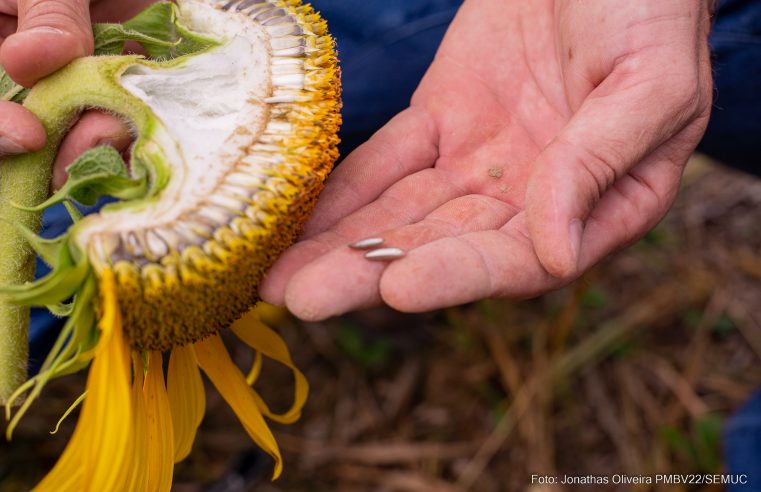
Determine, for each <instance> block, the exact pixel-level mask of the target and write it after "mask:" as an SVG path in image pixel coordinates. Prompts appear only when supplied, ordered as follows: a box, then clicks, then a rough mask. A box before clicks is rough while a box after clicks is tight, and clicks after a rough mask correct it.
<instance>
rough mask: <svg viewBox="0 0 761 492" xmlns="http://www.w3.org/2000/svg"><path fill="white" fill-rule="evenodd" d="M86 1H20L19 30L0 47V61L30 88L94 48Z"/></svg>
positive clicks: (88, 53)
mask: <svg viewBox="0 0 761 492" xmlns="http://www.w3.org/2000/svg"><path fill="white" fill-rule="evenodd" d="M92 36H93V35H92V25H91V22H90V2H89V0H19V2H18V32H16V34H13V35H11V36H9V37H8V38H7V39H6V40H5V42H4V43H3V44H2V47H0V64H2V66H3V67H4V68H5V70H6V71H7V72H8V75H10V76H11V78H13V80H15V81H16V82H17V83H19V84H21V85H23V86H25V87H31V86H32V85H34V83H35V82H37V81H38V80H39V79H41V78H43V77H45V76H47V75H49V74H51V73H53V72H55V71H56V70H58V69H59V68H61V67H63V66H64V65H66V64H67V63H69V62H70V61H72V60H74V59H75V58H79V57H82V56H88V55H91V54H92V51H93V37H92Z"/></svg>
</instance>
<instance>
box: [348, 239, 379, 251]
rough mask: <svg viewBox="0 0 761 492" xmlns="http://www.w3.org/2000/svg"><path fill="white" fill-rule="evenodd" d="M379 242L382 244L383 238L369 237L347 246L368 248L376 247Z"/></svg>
mask: <svg viewBox="0 0 761 492" xmlns="http://www.w3.org/2000/svg"><path fill="white" fill-rule="evenodd" d="M381 244H383V238H380V237H371V238H368V239H363V240H361V241H357V242H356V243H352V244H350V245H349V247H350V248H351V249H370V248H377V247H378V246H380V245H381Z"/></svg>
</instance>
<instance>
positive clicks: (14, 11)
mask: <svg viewBox="0 0 761 492" xmlns="http://www.w3.org/2000/svg"><path fill="white" fill-rule="evenodd" d="M0 14H5V15H12V16H14V17H16V16H17V15H18V0H0Z"/></svg>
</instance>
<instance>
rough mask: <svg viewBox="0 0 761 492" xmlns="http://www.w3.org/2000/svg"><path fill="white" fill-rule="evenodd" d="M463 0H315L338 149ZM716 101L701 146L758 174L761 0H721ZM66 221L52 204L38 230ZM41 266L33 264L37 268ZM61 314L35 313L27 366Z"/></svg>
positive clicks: (736, 462)
mask: <svg viewBox="0 0 761 492" xmlns="http://www.w3.org/2000/svg"><path fill="white" fill-rule="evenodd" d="M461 3H462V0H362V1H356V0H312V4H313V5H314V6H315V8H317V10H319V11H320V12H321V13H322V14H323V16H324V17H325V18H326V19H327V20H328V22H329V24H330V28H331V32H332V33H333V34H334V35H335V36H336V39H337V41H338V48H339V51H340V57H341V60H342V68H343V73H344V83H343V87H344V105H345V106H344V127H343V130H342V138H343V144H342V154H343V155H346V154H347V153H348V152H350V151H351V150H352V149H354V148H355V147H356V146H357V145H359V144H361V143H362V142H364V141H365V140H367V139H368V138H369V137H370V135H372V133H373V132H375V131H376V130H377V129H378V128H380V127H381V126H382V125H383V124H384V123H385V122H387V121H388V120H389V119H390V118H392V117H393V116H394V115H395V114H397V113H398V112H399V111H401V110H402V109H404V108H405V107H406V106H407V105H408V104H409V100H410V97H411V96H412V93H413V92H414V90H415V88H416V87H417V85H418V82H419V81H420V79H421V78H422V76H423V74H424V73H425V70H426V69H427V67H428V66H429V64H430V63H431V61H432V60H433V57H434V55H435V53H436V49H437V47H438V45H439V43H440V42H441V39H442V37H443V36H444V33H445V31H446V29H447V27H448V25H449V23H450V22H451V20H452V18H453V17H454V15H455V13H456V11H457V9H458V8H459V6H460V4H461ZM711 45H712V50H713V55H714V67H715V74H716V105H715V107H714V113H713V117H712V119H711V122H710V124H709V127H708V131H707V132H706V136H705V137H704V139H703V141H702V142H701V145H700V150H702V151H704V152H706V153H709V154H711V155H713V156H714V157H716V158H717V159H719V160H721V161H724V162H726V163H728V164H732V165H735V166H738V167H741V168H743V169H746V170H748V171H751V172H754V173H756V174H761V165H760V164H761V157H760V156H761V99H760V98H759V97H758V93H759V92H761V2H760V1H757V0H724V1H723V2H722V3H721V6H720V9H719V16H718V18H717V21H716V24H715V29H714V32H713V35H712V37H711ZM68 225H69V221H68V219H67V218H66V213H65V212H64V211H63V210H62V209H60V208H56V209H53V210H50V211H49V212H47V213H46V214H45V225H44V235H46V236H48V237H52V236H55V235H57V234H60V233H61V232H63V231H64V230H66V228H67V227H68ZM45 272H46V270H45V268H44V266H43V265H40V268H39V273H40V274H44V273H45ZM60 324H61V321H60V320H57V319H55V318H52V317H51V316H50V315H49V314H47V313H46V312H43V311H42V310H34V311H33V313H32V327H31V341H30V344H31V346H30V352H31V354H32V367H31V368H30V369H31V370H32V371H35V370H36V367H37V366H38V364H39V363H40V361H41V359H43V358H44V356H45V354H46V353H47V351H48V349H49V347H50V345H51V344H52V341H53V339H54V338H55V336H56V334H57V331H58V330H57V328H58V327H60ZM725 441H726V442H725V446H726V456H727V459H728V464H729V471H730V472H732V473H746V474H748V476H749V479H750V480H751V482H750V483H749V484H748V485H746V486H740V487H739V488H732V489H731V490H732V491H733V492H734V491H737V490H748V491H750V490H752V491H761V393H759V395H757V396H756V398H755V399H754V400H753V401H752V402H750V403H749V404H748V405H747V406H745V407H744V408H743V409H742V410H741V411H740V412H739V413H738V414H737V415H736V416H735V417H734V418H733V419H732V420H731V421H730V423H729V425H728V427H727V431H726V440H725Z"/></svg>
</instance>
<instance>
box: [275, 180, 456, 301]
mask: <svg viewBox="0 0 761 492" xmlns="http://www.w3.org/2000/svg"><path fill="white" fill-rule="evenodd" d="M461 194H462V193H461V191H460V190H459V189H458V188H457V187H455V186H454V185H452V183H451V182H450V181H449V180H448V179H447V177H446V176H445V175H444V174H443V173H441V172H440V171H439V170H437V169H425V170H423V171H420V172H418V173H415V174H413V175H411V176H408V177H406V178H404V179H402V180H401V181H400V182H398V183H396V184H395V185H394V186H392V187H391V188H389V189H388V190H387V191H386V192H385V193H383V195H381V196H380V197H379V198H378V199H377V200H375V201H374V202H373V203H371V204H370V205H368V206H366V207H364V208H362V209H360V210H358V211H356V212H354V213H353V214H351V215H349V216H348V217H346V218H344V219H342V220H341V221H340V222H339V223H337V224H336V225H335V226H334V227H332V228H331V229H329V230H328V231H325V232H324V233H322V234H319V235H317V236H313V237H311V238H308V239H305V240H303V241H301V242H299V243H297V244H296V245H295V246H293V247H292V248H290V249H289V250H288V251H286V252H285V253H283V254H282V255H281V257H280V258H279V259H278V261H277V262H276V263H275V265H274V266H273V267H272V268H271V269H270V271H269V272H268V274H267V277H266V278H265V279H264V282H263V283H262V285H261V287H260V294H261V295H262V298H263V299H265V300H266V301H267V302H269V303H270V304H277V305H282V304H283V302H284V301H285V290H286V286H287V284H288V282H289V281H290V279H291V277H292V276H293V274H294V273H296V271H298V270H300V269H301V268H302V267H303V266H304V265H306V264H307V263H309V262H311V261H313V260H314V259H315V258H317V257H319V256H321V255H323V254H325V253H327V252H328V251H330V250H332V249H335V248H338V247H343V246H346V245H347V244H349V243H351V242H354V241H357V240H359V239H363V238H365V237H367V235H368V234H374V233H376V232H378V231H384V230H387V229H392V228H395V227H400V226H403V225H407V224H412V223H415V222H418V221H419V220H421V219H423V218H424V217H425V216H426V215H428V214H429V213H430V212H431V211H433V210H435V209H436V208H438V207H439V206H441V205H442V204H443V203H446V202H447V201H449V200H452V199H454V198H456V197H458V196H460V195H461Z"/></svg>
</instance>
